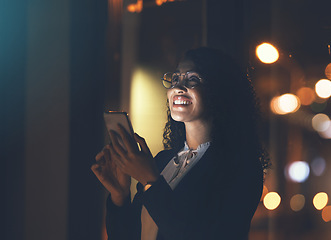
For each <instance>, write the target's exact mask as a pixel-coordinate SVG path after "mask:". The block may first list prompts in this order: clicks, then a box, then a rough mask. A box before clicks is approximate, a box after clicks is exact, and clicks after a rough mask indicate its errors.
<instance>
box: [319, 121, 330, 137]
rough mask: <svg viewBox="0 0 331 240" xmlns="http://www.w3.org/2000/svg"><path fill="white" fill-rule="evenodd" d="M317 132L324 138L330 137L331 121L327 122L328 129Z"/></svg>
mask: <svg viewBox="0 0 331 240" xmlns="http://www.w3.org/2000/svg"><path fill="white" fill-rule="evenodd" d="M318 134H319V135H320V137H322V138H325V139H331V122H330V124H329V127H328V129H326V130H325V131H323V132H318Z"/></svg>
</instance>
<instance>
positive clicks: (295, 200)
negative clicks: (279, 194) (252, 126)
mask: <svg viewBox="0 0 331 240" xmlns="http://www.w3.org/2000/svg"><path fill="white" fill-rule="evenodd" d="M305 201H306V200H305V196H303V195H302V194H296V195H294V196H293V197H292V198H291V200H290V206H291V209H292V210H293V211H295V212H298V211H300V210H301V209H302V208H303V207H304V206H305Z"/></svg>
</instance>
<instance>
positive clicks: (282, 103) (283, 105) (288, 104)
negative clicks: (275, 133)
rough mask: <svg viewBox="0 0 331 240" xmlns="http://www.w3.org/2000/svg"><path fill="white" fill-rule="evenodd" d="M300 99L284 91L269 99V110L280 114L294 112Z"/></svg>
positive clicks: (298, 105) (298, 106)
mask: <svg viewBox="0 0 331 240" xmlns="http://www.w3.org/2000/svg"><path fill="white" fill-rule="evenodd" d="M300 105H301V104H300V100H299V98H298V97H297V96H295V95H294V94H291V93H286V94H283V95H281V96H278V97H274V98H273V99H272V100H271V103H270V107H271V110H272V111H273V112H274V113H276V114H280V115H284V114H288V113H293V112H296V111H297V110H298V109H299V108H300Z"/></svg>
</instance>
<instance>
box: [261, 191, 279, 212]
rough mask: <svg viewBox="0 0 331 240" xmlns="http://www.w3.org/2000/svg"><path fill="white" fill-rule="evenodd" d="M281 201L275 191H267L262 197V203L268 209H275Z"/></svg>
mask: <svg viewBox="0 0 331 240" xmlns="http://www.w3.org/2000/svg"><path fill="white" fill-rule="evenodd" d="M280 202H281V198H280V196H279V194H278V193H276V192H269V193H267V194H266V195H265V197H264V199H263V204H264V206H265V207H266V209H268V210H274V209H276V208H277V207H278V206H279V204H280Z"/></svg>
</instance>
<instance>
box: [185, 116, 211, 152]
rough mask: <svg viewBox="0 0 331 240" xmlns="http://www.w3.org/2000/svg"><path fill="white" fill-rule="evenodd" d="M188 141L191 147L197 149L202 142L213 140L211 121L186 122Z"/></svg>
mask: <svg viewBox="0 0 331 240" xmlns="http://www.w3.org/2000/svg"><path fill="white" fill-rule="evenodd" d="M185 129H186V143H187V145H188V147H189V148H190V149H197V148H198V146H199V145H200V144H202V143H205V142H209V141H211V140H212V139H211V121H198V122H186V123H185Z"/></svg>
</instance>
